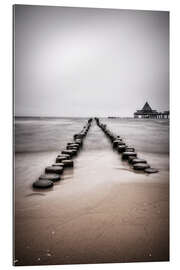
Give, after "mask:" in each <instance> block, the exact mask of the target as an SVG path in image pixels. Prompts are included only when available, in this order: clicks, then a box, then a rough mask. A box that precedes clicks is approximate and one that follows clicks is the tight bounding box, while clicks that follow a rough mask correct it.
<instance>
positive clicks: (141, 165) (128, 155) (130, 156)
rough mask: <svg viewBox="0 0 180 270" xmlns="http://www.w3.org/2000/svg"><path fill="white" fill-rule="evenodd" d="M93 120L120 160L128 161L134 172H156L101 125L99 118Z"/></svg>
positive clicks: (130, 147)
mask: <svg viewBox="0 0 180 270" xmlns="http://www.w3.org/2000/svg"><path fill="white" fill-rule="evenodd" d="M95 120H96V124H97V125H98V127H100V128H101V130H102V131H103V132H104V133H105V134H106V136H107V137H108V138H109V140H110V141H111V143H112V147H113V149H115V150H117V152H118V153H119V154H121V157H122V159H123V160H126V161H128V162H129V164H130V165H132V167H133V169H134V170H136V171H143V172H145V173H148V174H149V173H157V172H158V170H157V169H155V168H151V166H150V165H149V164H148V163H147V161H146V160H144V159H141V158H139V157H138V155H137V153H136V151H135V148H134V147H132V146H129V145H127V144H126V143H125V142H124V140H123V139H122V138H121V136H119V135H116V134H114V133H113V132H112V131H111V130H110V129H108V127H107V125H105V124H103V123H101V121H100V120H99V118H95Z"/></svg>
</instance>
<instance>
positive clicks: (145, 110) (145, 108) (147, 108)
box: [134, 102, 169, 119]
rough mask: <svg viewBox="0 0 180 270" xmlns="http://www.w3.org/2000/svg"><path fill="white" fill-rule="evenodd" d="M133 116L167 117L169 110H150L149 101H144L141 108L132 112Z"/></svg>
mask: <svg viewBox="0 0 180 270" xmlns="http://www.w3.org/2000/svg"><path fill="white" fill-rule="evenodd" d="M134 118H156V119H169V111H164V112H158V111H157V110H152V108H151V107H150V105H149V103H148V102H146V103H145V105H144V106H143V108H142V109H141V110H137V111H136V112H135V113H134Z"/></svg>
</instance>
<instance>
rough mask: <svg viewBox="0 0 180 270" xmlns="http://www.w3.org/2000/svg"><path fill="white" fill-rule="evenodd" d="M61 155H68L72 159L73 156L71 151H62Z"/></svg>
mask: <svg viewBox="0 0 180 270" xmlns="http://www.w3.org/2000/svg"><path fill="white" fill-rule="evenodd" d="M61 153H62V154H68V155H70V157H72V156H73V155H74V152H73V150H63V151H62V152H61Z"/></svg>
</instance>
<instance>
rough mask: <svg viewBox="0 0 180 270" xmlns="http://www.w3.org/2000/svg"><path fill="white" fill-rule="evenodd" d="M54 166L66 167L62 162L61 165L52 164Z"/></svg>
mask: <svg viewBox="0 0 180 270" xmlns="http://www.w3.org/2000/svg"><path fill="white" fill-rule="evenodd" d="M52 166H60V167H63V166H64V164H63V163H62V162H60V163H58V162H57V163H54V164H52Z"/></svg>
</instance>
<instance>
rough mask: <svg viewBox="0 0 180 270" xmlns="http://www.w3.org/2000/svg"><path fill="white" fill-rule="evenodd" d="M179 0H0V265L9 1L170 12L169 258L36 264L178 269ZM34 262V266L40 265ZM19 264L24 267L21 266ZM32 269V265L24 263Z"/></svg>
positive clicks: (8, 128)
mask: <svg viewBox="0 0 180 270" xmlns="http://www.w3.org/2000/svg"><path fill="white" fill-rule="evenodd" d="M178 2H179V1H176V0H174V1H172V0H169V1H166V0H162V1H161V0H151V1H145V0H142V1H140V0H132V1H130V0H126V1H121V0H98V1H97V0H96V1H95V0H92V1H88V0H79V1H76V0H71V1H70V0H66V1H61V0H59V1H53V0H52V1H49V0H44V1H40V0H39V1H38V0H36V1H25V0H24V1H10V0H9V1H7V0H3V1H2V0H1V6H0V19H1V23H0V28H1V29H0V30H1V31H0V33H1V42H0V46H1V49H0V68H1V69H0V82H1V88H0V90H1V91H0V93H1V98H0V101H1V105H0V109H1V113H0V117H1V118H0V124H1V125H0V127H1V133H0V134H1V139H0V158H1V160H0V161H1V163H0V164H1V179H0V181H1V189H0V192H1V194H0V200H1V204H0V205H1V212H0V213H1V219H0V220H1V221H0V229H1V230H0V232H1V236H0V242H1V244H0V257H1V259H0V265H1V268H2V269H11V268H13V267H12V266H11V265H12V180H11V179H12V169H11V168H12V150H11V149H12V90H11V89H12V72H11V71H12V5H13V4H31V5H33V4H35V5H55V6H74V7H98V8H119V9H140V10H144V9H145V10H169V11H170V17H171V80H170V89H171V97H170V105H171V106H170V111H171V133H170V134H171V162H170V163H171V172H170V175H171V178H170V179H171V262H170V263H167V262H165V263H162V262H161V263H130V264H96V265H69V266H42V267H43V268H45V269H50V268H53V269H58V268H59V267H60V268H61V269H92V268H93V269H109V268H112V269H119V267H121V268H123V269H130V268H132V267H133V269H135V270H136V269H138V270H140V269H144V268H146V269H147V270H148V269H152V268H153V267H155V268H158V269H159V268H161V267H162V268H163V269H165V270H166V269H169V268H171V269H179V268H180V263H179V257H180V255H179V254H180V251H179V250H180V247H179V240H180V233H179V232H180V218H179V212H180V210H179V207H178V206H179V205H180V202H179V198H180V177H179V172H178V166H179V159H180V155H178V152H176V151H175V150H176V149H177V150H180V132H179V131H180V129H179V123H180V120H179V117H178V116H179V114H180V112H179V110H180V94H179V93H180V87H179V86H180V85H179V81H180V63H179V62H180V61H179V59H180V57H179V56H180V53H179V51H180V34H179V31H180V30H179V29H180V8H179V7H180V6H179V3H178ZM42 267H39V266H37V267H36V269H40V268H41V269H42ZM22 268H24V267H22ZM28 269H34V267H28Z"/></svg>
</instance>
